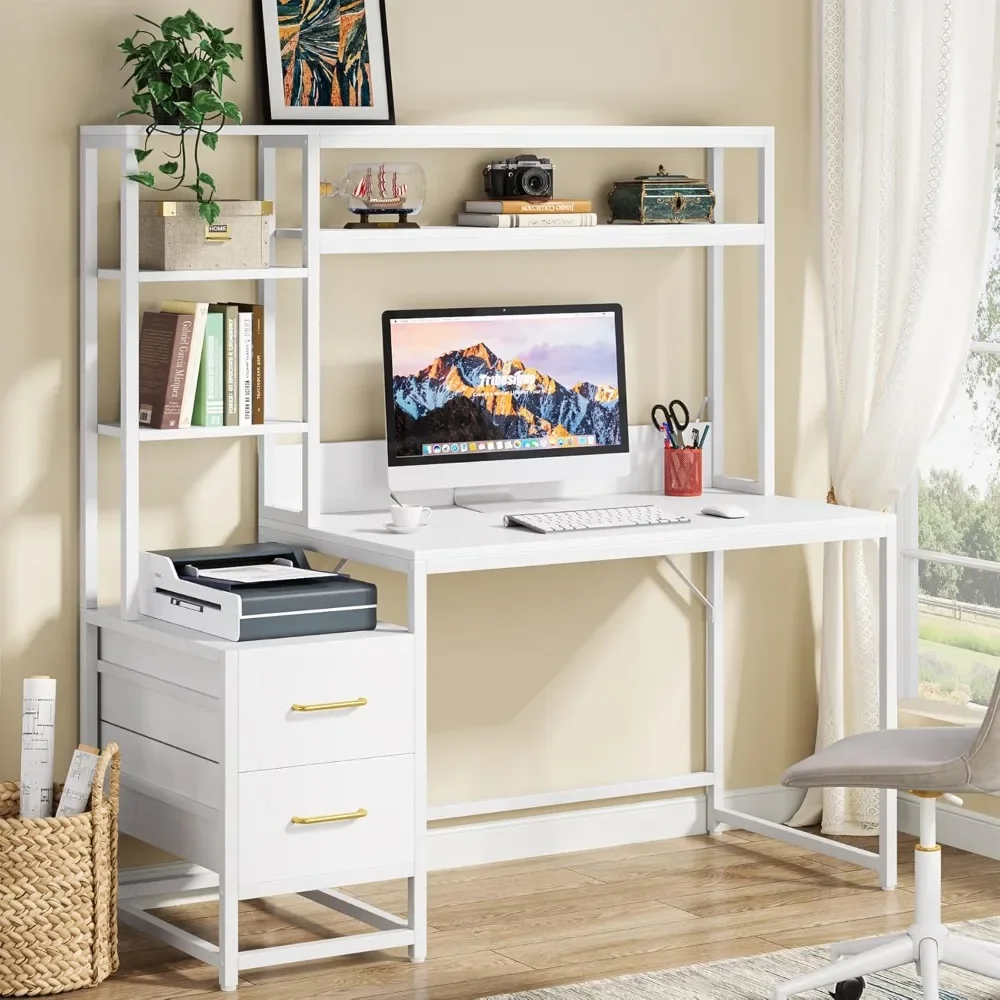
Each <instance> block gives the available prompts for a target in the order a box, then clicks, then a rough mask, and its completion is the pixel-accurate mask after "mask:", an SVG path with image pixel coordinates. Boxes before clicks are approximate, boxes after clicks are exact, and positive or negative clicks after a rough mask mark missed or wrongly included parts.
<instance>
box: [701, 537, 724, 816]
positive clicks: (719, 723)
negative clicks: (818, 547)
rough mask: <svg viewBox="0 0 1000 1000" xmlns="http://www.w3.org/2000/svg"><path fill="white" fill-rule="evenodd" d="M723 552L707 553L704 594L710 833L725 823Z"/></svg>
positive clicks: (707, 797)
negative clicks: (718, 816)
mask: <svg viewBox="0 0 1000 1000" xmlns="http://www.w3.org/2000/svg"><path fill="white" fill-rule="evenodd" d="M724 571H725V567H724V565H723V557H722V553H721V552H709V553H708V554H707V555H706V556H705V576H706V579H705V593H706V596H707V597H708V601H709V604H710V605H711V607H709V608H708V612H707V615H708V617H707V619H706V622H705V770H706V771H708V772H709V773H710V774H711V775H712V776H713V778H714V783H713V784H711V785H710V786H709V787H708V788H707V789H706V790H705V800H706V820H707V823H708V832H709V833H718V832H719V830H720V829H721V828H722V824H721V823H720V822H719V821H718V820H717V819H716V814H717V811H718V810H720V809H723V808H725V798H726V715H725V689H726V683H725V682H726V657H725V642H724V634H723V629H724V627H725V617H724V616H723V613H722V611H723V576H724Z"/></svg>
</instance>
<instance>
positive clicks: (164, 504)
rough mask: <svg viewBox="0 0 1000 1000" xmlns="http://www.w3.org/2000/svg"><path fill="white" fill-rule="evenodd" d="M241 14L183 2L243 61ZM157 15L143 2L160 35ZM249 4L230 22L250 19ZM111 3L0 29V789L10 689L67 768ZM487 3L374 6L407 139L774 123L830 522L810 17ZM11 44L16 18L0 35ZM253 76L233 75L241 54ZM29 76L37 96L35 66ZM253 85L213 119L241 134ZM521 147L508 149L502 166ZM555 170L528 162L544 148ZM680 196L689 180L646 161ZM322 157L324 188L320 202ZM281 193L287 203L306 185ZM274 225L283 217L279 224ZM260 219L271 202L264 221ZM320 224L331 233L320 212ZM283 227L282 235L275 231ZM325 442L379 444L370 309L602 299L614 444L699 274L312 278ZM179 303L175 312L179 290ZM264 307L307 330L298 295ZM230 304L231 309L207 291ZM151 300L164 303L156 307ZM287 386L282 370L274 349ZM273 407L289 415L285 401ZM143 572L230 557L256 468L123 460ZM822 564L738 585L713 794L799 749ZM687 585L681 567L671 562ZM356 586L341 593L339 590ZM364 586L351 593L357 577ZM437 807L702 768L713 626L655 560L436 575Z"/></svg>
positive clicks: (584, 259)
mask: <svg viewBox="0 0 1000 1000" xmlns="http://www.w3.org/2000/svg"><path fill="white" fill-rule="evenodd" d="M250 6H251V5H249V4H247V5H237V4H233V3H229V2H223V0H200V2H199V3H198V4H197V8H198V10H199V11H200V12H201V13H202V14H203V15H204V16H205V17H206V18H207V19H209V20H211V21H213V22H215V23H217V24H223V25H224V24H226V23H232V20H233V17H234V16H236V11H237V10H238V9H239V10H240V11H241V12H240V14H239V17H238V20H237V21H236V24H235V27H236V35H235V37H236V38H241V39H242V40H243V41H244V42H249V41H250V28H251V19H250V17H249V15H248V14H247V13H246V10H249V8H250ZM175 7H177V5H176V4H171V3H167V2H164V0H147V2H146V3H144V4H140V5H139V6H138V8H137V9H141V10H142V11H143V12H144V13H147V14H150V15H152V16H154V17H155V16H161V15H165V14H167V13H173V12H175V11H174V8H175ZM244 8H246V9H245V10H244ZM128 9H129V8H126V7H123V6H122V5H121V4H120V3H119V2H117V0H87V2H86V3H83V4H81V3H78V2H71V0H46V2H45V3H32V4H29V5H24V4H22V5H20V6H18V7H16V8H14V9H13V10H12V11H11V13H10V14H9V15H8V18H7V22H6V24H7V28H8V31H9V33H10V35H11V37H12V38H13V37H17V38H18V44H17V45H16V46H8V52H7V55H6V57H5V60H4V63H3V70H2V71H0V79H2V80H3V82H4V84H5V87H6V92H7V93H8V94H9V93H11V92H13V93H15V94H16V97H17V99H16V100H8V101H7V103H6V105H5V112H4V116H5V124H6V125H7V128H5V129H4V136H5V140H4V145H5V148H4V150H3V155H2V156H0V171H2V176H0V180H2V190H3V191H4V192H5V193H6V195H7V198H6V205H7V213H6V219H5V227H4V235H3V238H2V240H0V274H2V275H3V287H4V296H3V299H4V304H5V310H4V312H5V316H4V319H5V327H6V329H5V335H4V341H5V352H4V353H5V363H4V364H3V365H2V366H0V404H2V408H0V414H2V419H0V775H4V776H13V775H14V774H15V773H16V770H17V760H18V750H17V732H18V717H19V710H20V708H19V703H20V687H21V679H22V678H23V677H24V676H25V675H27V674H34V673H50V674H54V675H56V676H57V677H58V678H59V680H60V682H61V687H60V724H61V725H60V737H59V744H58V749H59V761H60V764H62V762H64V761H65V760H66V759H67V757H68V753H69V751H70V748H71V746H72V745H73V743H74V740H75V735H76V726H75V719H76V706H75V677H76V655H77V612H76V608H77V600H78V597H77V556H76V551H77V550H76V545H77V481H76V461H77V458H76V456H77V410H76V407H77V399H76V384H77V348H76V342H77V328H76V322H77V301H76V295H77V277H76V276H77V253H76V217H77V216H76V212H77V195H76V183H77V153H76V126H77V125H78V124H80V123H84V122H105V121H110V120H112V119H113V118H114V115H115V113H116V112H117V111H118V110H119V109H120V108H123V107H125V106H126V104H127V101H126V98H125V95H124V94H122V93H120V91H119V86H120V83H121V80H122V74H119V72H118V65H119V63H118V60H117V56H116V52H115V49H114V46H115V43H116V42H117V41H118V39H120V38H121V37H122V36H123V35H124V34H125V33H126V32H128V31H130V30H131V23H132V21H131V18H130V16H129V14H128V13H127V11H128ZM496 9H497V8H496V7H495V6H494V5H489V4H486V3H470V2H469V0H420V2H419V3H414V2H407V0H388V17H389V31H390V38H391V44H392V69H393V78H394V81H395V92H396V108H397V118H398V120H399V121H400V122H405V123H420V122H574V123H598V122H603V123H639V124H645V123H679V124H680V123H695V124H703V123H705V124H773V125H774V126H775V128H776V134H777V157H778V163H777V176H778V209H777V238H778V252H777V334H776V341H777V358H778V361H777V387H778V392H777V427H778V440H777V444H778V461H777V482H778V488H779V490H780V491H782V492H786V493H794V494H798V495H802V496H812V497H816V498H819V497H822V495H823V494H824V492H825V488H826V486H825V446H824V441H823V436H822V421H823V378H822V365H823V356H822V348H821V344H820V341H819V337H818V334H817V332H816V330H815V324H814V323H812V322H810V321H809V317H810V316H813V315H814V303H813V302H812V300H811V299H810V298H808V297H807V295H806V289H807V288H812V285H811V284H810V282H809V280H807V274H808V270H809V269H808V261H809V256H810V253H811V250H812V247H811V239H812V229H811V221H810V220H811V218H812V215H811V212H810V208H811V201H810V199H811V193H810V189H809V185H808V178H809V177H810V176H811V162H810V157H809V149H810V141H811V128H812V123H811V117H810V107H811V97H810V80H811V27H810V23H809V5H808V4H800V3H795V4H792V3H788V2H787V0H756V2H754V3H752V4H749V3H745V2H742V0H702V2H700V3H698V4H696V5H693V6H692V5H691V4H690V3H681V2H678V0H621V2H619V3H618V4H615V5H608V4H607V3H603V2H601V3H599V2H597V0H547V2H546V3H543V4H533V5H530V10H531V17H532V18H533V19H534V20H535V22H536V26H535V27H533V28H531V29H530V30H528V29H525V30H522V31H520V32H517V33H516V34H517V35H518V36H519V37H521V38H522V39H523V41H522V43H521V47H520V52H519V51H518V50H517V49H516V48H515V47H514V45H513V42H512V39H513V37H514V35H513V34H512V32H511V31H510V29H509V27H505V26H504V25H505V24H506V23H507V22H508V21H509V18H507V17H505V16H503V15H499V16H498V15H497V14H496V13H495V11H496ZM11 16H12V17H13V23H11V20H10V17H11ZM248 49H249V50H250V52H251V53H252V51H253V46H252V45H249V46H248ZM42 67H44V69H43V68H42ZM254 71H255V64H254V61H253V59H249V60H248V62H247V64H246V65H245V67H242V68H241V69H239V70H238V72H237V76H238V77H239V79H240V83H239V84H238V85H237V86H236V87H235V88H234V91H233V94H232V96H233V97H234V98H235V99H237V100H239V101H240V102H241V103H242V104H243V106H244V108H245V109H247V118H248V120H251V121H252V120H258V116H259V101H258V99H257V96H256V88H255V84H254V82H253V81H254ZM252 150H253V147H252V145H251V144H249V143H247V142H245V141H239V142H238V141H236V140H231V141H224V142H223V144H222V148H220V150H219V152H218V153H217V154H216V155H215V156H214V158H213V162H212V167H213V173H215V175H216V177H217V179H218V180H219V182H220V186H221V187H222V193H223V196H230V197H247V196H251V195H252V193H253V156H252ZM507 152H512V151H507ZM537 152H542V153H544V152H545V151H544V150H537ZM553 155H554V158H555V159H556V162H557V175H558V178H559V180H558V182H557V183H558V189H559V191H560V193H564V194H566V195H573V196H579V195H581V194H582V195H583V196H593V197H595V198H599V197H600V195H601V193H602V192H603V191H604V190H605V189H606V187H607V185H608V183H609V182H610V181H611V180H613V179H615V178H621V177H623V176H625V177H627V176H631V175H633V174H636V173H645V172H648V171H650V170H654V169H655V168H656V166H657V163H658V160H659V158H658V157H656V156H655V155H646V154H642V153H638V152H620V151H619V152H609V153H607V154H603V153H591V152H575V151H566V152H559V153H556V154H553ZM419 159H420V160H421V162H423V164H424V165H425V167H426V169H427V171H428V177H429V186H430V193H429V200H428V207H427V212H426V215H425V217H424V218H425V220H428V221H443V220H445V219H446V218H447V217H448V215H449V214H450V213H451V211H453V209H454V207H455V204H456V202H458V201H459V200H460V199H461V198H463V197H466V196H471V195H475V194H476V192H477V186H476V182H477V172H478V168H479V166H480V164H481V161H482V157H481V156H479V155H477V154H469V153H463V152H459V153H449V154H447V155H444V154H426V155H425V154H419ZM664 159H665V163H666V166H667V167H668V168H670V169H672V170H675V171H682V172H688V173H692V174H698V173H701V171H702V170H703V164H702V161H701V158H700V155H699V154H694V153H676V154H672V155H670V156H667V157H665V158H664ZM342 162H346V161H337V160H334V159H332V158H331V159H330V160H329V161H326V162H325V172H326V175H327V176H329V177H332V176H334V175H335V173H336V170H337V167H338V166H339V165H341V163H342ZM728 167H729V174H730V184H731V188H732V196H733V211H732V212H731V213H730V218H747V219H748V218H752V217H753V213H754V211H755V205H754V194H753V192H754V189H755V187H754V186H755V165H754V162H753V160H752V158H747V157H744V156H736V155H734V156H732V157H731V158H730V159H729V161H728ZM285 169H286V174H285V178H284V180H283V184H282V189H283V190H285V191H287V192H289V193H290V194H291V193H292V192H294V190H295V187H296V184H297V176H296V172H295V167H294V166H293V165H291V164H290V165H289V166H288V167H287V168H285ZM115 185H116V180H115V165H114V164H113V163H112V162H109V163H108V164H107V172H106V175H105V179H104V181H103V182H102V197H103V198H104V207H103V209H102V222H103V223H105V224H106V226H105V234H104V235H103V236H102V251H103V252H105V253H106V254H108V255H113V254H114V248H115V233H114V226H115V216H116V209H115V205H114V201H115V197H116V187H115ZM293 204H294V202H293ZM280 211H281V207H280V205H279V212H280ZM324 211H326V212H329V213H330V215H329V219H330V220H331V221H333V220H337V221H342V216H341V215H338V214H337V212H338V209H337V208H336V206H332V205H330V206H326V207H325V209H324ZM289 217H294V211H293V212H292V213H291V216H289ZM729 260H731V261H732V268H731V281H730V284H729V288H728V292H727V294H728V302H729V306H730V318H731V323H730V330H729V333H728V342H729V345H728V346H729V351H730V360H731V362H732V363H731V369H730V377H729V400H730V414H731V419H732V425H731V426H730V427H729V428H728V433H729V440H730V459H731V464H732V466H733V467H734V469H737V470H739V469H742V470H744V471H749V470H750V469H751V468H752V460H753V455H752V442H753V428H752V420H753V413H754V409H755V397H754V382H753V378H752V375H751V374H750V373H751V372H752V371H753V337H752V330H753V326H752V323H753V315H754V309H755V285H754V271H753V267H752V264H753V254H752V251H748V250H734V251H730V252H729V254H728V256H727V261H729ZM323 266H324V281H325V288H324V303H323V304H324V311H323V324H324V331H323V336H324V341H323V343H324V346H323V377H324V391H325V393H326V395H325V398H324V409H323V425H324V432H325V434H326V436H327V437H329V438H339V439H349V438H358V437H367V436H373V435H376V434H378V433H379V432H380V427H381V415H380V405H381V404H380V399H381V391H380V388H379V377H380V376H379V372H380V360H379V350H380V348H379V326H378V314H379V313H380V312H381V310H382V309H384V308H387V307H390V306H425V305H435V304H448V305H451V304H458V305H463V304H482V303H496V302H511V303H513V302H519V301H523V302H540V301H550V302H558V301H585V300H590V301H602V300H609V299H611V300H618V301H621V302H622V303H623V304H624V307H625V315H626V325H627V354H628V380H629V395H630V403H631V404H632V413H633V422H635V421H641V420H642V419H643V415H644V414H645V413H648V410H649V407H650V406H651V404H652V403H653V402H656V401H660V400H664V399H666V398H670V396H667V394H668V393H669V394H671V396H674V395H680V396H682V397H684V398H687V399H689V400H692V401H696V402H700V399H701V396H702V395H703V386H704V378H705V376H704V340H703V337H704V307H703V294H704V257H703V255H702V254H700V253H699V252H696V251H663V252H647V253H638V252H636V251H625V252H620V253H616V254H612V253H586V254H584V253H572V254H547V255H535V254H512V255H501V254H482V255H473V256H472V257H470V258H468V259H464V258H461V257H457V256H456V257H452V256H436V255H430V256H426V257H398V258H388V259H386V260H376V259H373V258H358V259H353V260H351V259H337V260H333V259H329V260H327V261H325V262H324V265H323ZM182 292H183V293H184V294H187V295H189V296H190V295H194V294H196V289H194V288H192V289H189V290H184V289H178V292H177V294H178V295H180V294H181V293H182ZM286 292H287V293H288V295H290V296H291V297H290V298H288V297H287V296H286V299H285V300H283V303H282V304H283V306H285V307H287V309H284V310H283V315H287V316H288V318H289V325H288V327H287V328H286V333H287V331H288V330H290V329H291V325H292V324H293V322H294V317H295V315H296V305H295V302H294V295H293V294H292V293H291V290H286ZM213 294H214V295H215V296H217V297H220V298H223V297H236V296H238V295H239V294H240V288H239V287H229V288H225V287H219V288H217V289H214V290H213ZM116 295H117V290H116V288H114V287H108V288H104V289H102V299H101V315H102V323H103V331H102V344H103V346H104V347H105V348H106V350H105V352H104V359H103V362H102V365H101V376H102V412H103V414H104V415H105V416H110V415H112V414H113V413H114V412H115V409H116V406H117V392H116V378H117V358H116V357H115V356H114V353H113V349H114V346H115V338H116V336H117V333H116V316H117V300H116ZM146 301H151V302H152V301H155V298H153V297H149V298H147V299H146ZM283 342H284V344H283V349H282V359H281V364H282V365H285V366H286V367H285V369H284V371H285V382H287V383H288V384H289V385H294V382H295V378H296V377H297V376H296V370H295V365H296V363H297V350H296V346H295V343H294V340H293V338H292V337H290V336H287V335H286V336H284V337H283ZM286 399H287V401H288V405H292V404H294V393H293V392H289V394H288V396H287V397H286ZM142 455H143V461H142V473H143V476H144V482H143V492H142V498H143V514H142V541H143V545H144V546H146V547H155V546H166V545H171V544H212V543H220V542H224V541H227V540H250V539H252V537H253V534H254V520H253V516H254V480H255V468H254V453H253V451H252V446H251V445H248V444H242V445H222V444H217V443H214V442H207V443H191V444H163V445H156V446H152V445H150V446H144V448H143V452H142ZM102 474H103V475H104V477H105V478H104V482H103V484H102V491H101V501H102V540H103V541H104V542H105V543H106V544H105V545H104V550H105V551H104V556H103V566H102V578H101V590H102V597H103V598H104V599H106V600H113V599H114V598H115V596H116V588H117V568H116V545H117V540H116V534H115V532H116V523H117V522H116V515H117V512H116V500H117V479H116V476H117V466H116V456H115V451H114V445H113V443H112V442H104V444H103V446H102ZM817 557H818V554H817V553H816V552H815V551H812V552H809V553H805V552H802V551H798V550H794V551H787V552H771V553H749V554H738V555H735V556H733V557H731V558H730V560H729V574H728V582H729V585H730V586H729V598H728V602H727V607H726V613H727V637H728V641H729V644H730V645H729V650H728V671H729V679H730V694H729V700H728V709H729V718H728V730H729V747H730V751H729V764H730V768H731V782H730V783H731V784H732V785H733V786H736V787H739V786H752V785H760V784H770V783H773V782H775V781H776V780H777V778H778V777H779V775H780V772H781V769H782V767H783V766H784V765H786V764H788V763H790V762H791V761H792V760H793V759H795V758H796V757H797V756H800V755H802V754H803V753H805V752H806V751H807V750H808V749H809V747H810V743H811V740H812V727H813V720H814V711H815V701H814V682H813V662H814V650H815V642H816V634H815V633H816V624H815V618H814V605H815V603H816V601H815V585H816V573H815V571H816V568H817ZM682 565H684V566H689V565H691V566H692V572H694V574H695V576H696V577H699V578H700V577H701V575H702V573H703V569H702V566H701V560H684V561H682ZM356 572H357V570H356ZM364 573H365V571H364V570H362V571H361V574H362V575H364ZM368 575H370V577H371V578H372V579H375V580H377V582H378V584H379V586H380V593H381V599H382V604H383V614H384V615H386V616H389V617H392V616H399V615H401V613H402V603H403V591H402V585H401V581H400V580H398V579H394V578H392V577H390V576H388V575H386V574H382V573H376V572H374V571H373V572H371V573H370V574H368ZM430 609H431V628H432V636H431V641H430V704H431V707H430V731H431V761H430V773H431V779H430V780H431V795H432V799H433V801H435V802H443V801H454V800H459V799H463V798H469V797H476V798H478V797H491V796H495V795H509V794H516V793H520V792H530V791H537V790H542V789H546V788H553V787H558V786H566V785H574V784H604V783H609V782H615V781H624V780H630V779H638V778H643V777H650V776H653V775H658V774H665V773H671V772H680V771H683V770H686V769H688V768H698V767H700V766H702V763H703V760H702V751H701V749H700V743H699V741H700V739H701V736H702V732H703V724H702V710H701V705H702V695H703V679H702V674H703V670H702V663H703V653H704V641H703V631H704V630H703V624H702V621H703V616H702V612H701V609H700V607H699V606H697V605H693V604H692V602H691V600H690V596H689V595H688V594H687V593H686V592H684V591H683V590H678V589H677V587H676V584H675V581H674V580H673V579H671V578H670V577H669V576H664V575H663V574H662V573H661V572H660V571H659V570H658V568H657V566H656V565H655V564H653V563H652V562H650V563H644V564H640V563H615V564H610V565H600V566H593V567H589V566H581V567H573V568H555V567H553V568H541V569H535V570H530V571H508V572H500V573H492V574H465V575H460V576H456V577H451V578H449V577H441V578H435V579H434V580H432V582H431V588H430Z"/></svg>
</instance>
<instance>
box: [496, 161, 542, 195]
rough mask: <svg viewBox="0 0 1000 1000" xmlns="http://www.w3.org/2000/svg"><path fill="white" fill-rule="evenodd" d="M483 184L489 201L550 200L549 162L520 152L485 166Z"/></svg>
mask: <svg viewBox="0 0 1000 1000" xmlns="http://www.w3.org/2000/svg"><path fill="white" fill-rule="evenodd" d="M483 185H484V187H485V188H486V193H487V194H488V195H489V196H490V197H491V198H551V197H552V161H551V160H547V159H545V157H543V156H542V157H540V156H534V155H532V154H531V153H522V154H521V155H520V156H514V157H511V159H509V160H497V161H495V162H493V163H487V164H486V166H485V167H484V168H483Z"/></svg>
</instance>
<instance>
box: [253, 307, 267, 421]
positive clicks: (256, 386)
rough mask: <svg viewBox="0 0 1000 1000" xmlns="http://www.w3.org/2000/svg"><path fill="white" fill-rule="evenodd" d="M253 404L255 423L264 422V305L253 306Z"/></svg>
mask: <svg viewBox="0 0 1000 1000" xmlns="http://www.w3.org/2000/svg"><path fill="white" fill-rule="evenodd" d="M251 364H252V371H253V405H252V406H251V413H252V419H253V422H254V423H255V424H262V423H264V307H263V306H254V307H253V351H252V361H251Z"/></svg>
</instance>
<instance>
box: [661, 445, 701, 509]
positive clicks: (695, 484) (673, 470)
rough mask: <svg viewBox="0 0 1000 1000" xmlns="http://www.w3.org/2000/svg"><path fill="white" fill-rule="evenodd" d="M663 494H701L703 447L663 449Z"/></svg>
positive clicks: (695, 495) (693, 495)
mask: <svg viewBox="0 0 1000 1000" xmlns="http://www.w3.org/2000/svg"><path fill="white" fill-rule="evenodd" d="M663 495H664V496H667V497H700V496H701V449H700V448H666V447H665V448H664V449H663Z"/></svg>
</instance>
